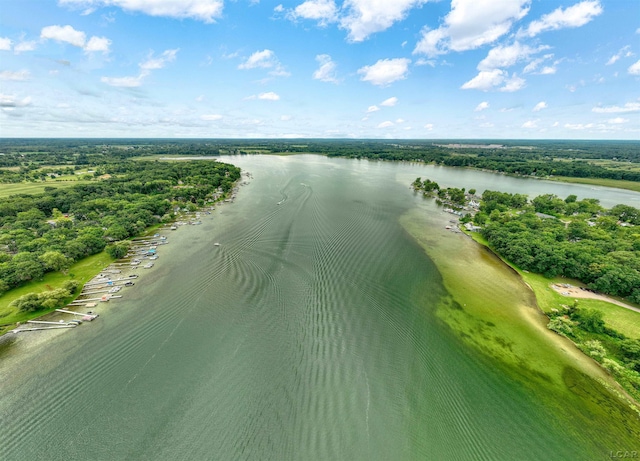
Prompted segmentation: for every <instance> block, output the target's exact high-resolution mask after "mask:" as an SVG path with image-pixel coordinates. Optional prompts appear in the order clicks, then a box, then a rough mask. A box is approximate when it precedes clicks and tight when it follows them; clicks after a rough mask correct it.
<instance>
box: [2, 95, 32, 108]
mask: <svg viewBox="0 0 640 461" xmlns="http://www.w3.org/2000/svg"><path fill="white" fill-rule="evenodd" d="M29 105H31V97H30V96H27V97H25V98H22V99H18V98H17V97H16V96H13V95H10V94H2V93H0V107H3V108H8V109H12V108H15V107H25V106H29Z"/></svg>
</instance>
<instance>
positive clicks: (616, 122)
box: [607, 117, 629, 125]
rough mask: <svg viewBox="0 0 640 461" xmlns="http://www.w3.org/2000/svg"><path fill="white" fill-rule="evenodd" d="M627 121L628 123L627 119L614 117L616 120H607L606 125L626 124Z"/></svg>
mask: <svg viewBox="0 0 640 461" xmlns="http://www.w3.org/2000/svg"><path fill="white" fill-rule="evenodd" d="M628 121H629V119H628V118H622V117H616V118H610V119H609V120H607V123H610V124H612V125H619V124H621V123H627V122H628Z"/></svg>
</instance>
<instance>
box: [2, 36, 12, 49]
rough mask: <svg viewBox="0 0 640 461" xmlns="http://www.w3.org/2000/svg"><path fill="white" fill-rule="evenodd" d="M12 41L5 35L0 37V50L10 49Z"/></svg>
mask: <svg viewBox="0 0 640 461" xmlns="http://www.w3.org/2000/svg"><path fill="white" fill-rule="evenodd" d="M12 44H13V41H11V40H10V39H8V38H7V37H0V51H10V50H11V45H12Z"/></svg>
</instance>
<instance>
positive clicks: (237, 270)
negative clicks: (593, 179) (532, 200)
mask: <svg viewBox="0 0 640 461" xmlns="http://www.w3.org/2000/svg"><path fill="white" fill-rule="evenodd" d="M229 160H230V161H232V162H233V163H236V164H238V165H239V166H241V167H243V168H244V169H246V170H248V171H250V172H251V173H252V174H253V177H254V179H252V180H251V183H250V184H249V185H247V186H243V187H242V189H241V190H240V193H239V194H238V199H237V200H236V202H235V203H233V204H231V205H225V206H222V207H220V209H219V210H217V211H216V212H215V214H214V215H213V216H212V217H209V216H207V217H206V218H205V219H204V220H203V224H202V225H201V226H190V227H184V228H180V229H179V230H178V231H177V232H175V233H171V234H168V235H169V237H170V245H167V246H166V247H162V248H161V250H160V256H161V257H160V259H159V260H158V261H157V262H156V266H155V267H154V268H152V269H151V270H149V271H148V273H147V272H145V277H144V278H143V279H141V280H140V282H139V283H138V284H137V285H136V287H134V288H132V289H129V290H130V291H127V292H125V297H124V298H123V299H122V300H119V301H114V302H112V303H110V304H111V305H109V306H108V307H102V306H101V307H100V309H102V316H101V317H100V318H99V319H98V320H97V321H95V322H93V323H92V324H87V325H82V326H81V327H79V328H76V329H74V330H71V331H65V332H64V333H63V334H58V333H56V335H55V336H54V335H52V337H51V339H50V340H48V341H47V342H46V344H44V345H43V346H39V347H34V348H31V349H29V350H28V351H25V350H23V349H24V348H22V349H21V347H20V340H19V341H17V342H16V343H15V344H14V345H13V346H11V347H10V348H9V350H8V351H5V352H3V355H2V356H0V385H1V395H0V459H2V460H29V461H31V460H65V461H67V460H92V459H96V460H120V459H127V460H137V459H145V460H183V459H184V460H204V459H211V460H243V459H251V460H412V459H420V460H540V459H554V460H563V459H603V458H604V454H602V453H597V454H594V453H591V452H590V450H592V448H590V446H591V445H589V443H588V441H585V440H580V439H578V438H569V436H568V435H567V433H572V432H573V431H566V432H565V431H563V430H562V427H563V426H564V427H566V425H571V424H572V422H571V421H560V420H558V419H557V418H556V417H554V416H553V415H551V414H550V413H549V412H548V411H547V410H546V409H545V408H543V407H542V406H541V405H540V404H539V403H537V402H538V400H537V399H536V398H535V396H532V395H530V394H528V393H527V391H525V390H524V389H523V388H522V387H521V386H519V385H518V384H516V383H515V382H513V381H511V380H510V379H508V378H507V377H505V376H503V375H501V374H500V373H499V372H498V371H497V370H495V369H493V367H491V366H490V365H489V364H488V363H487V362H486V361H484V360H480V359H479V357H477V356H475V355H474V352H472V351H469V350H468V349H466V348H464V347H463V346H462V345H461V343H460V341H459V340H458V339H456V338H455V337H454V336H452V334H451V333H450V332H449V330H448V329H447V327H446V326H444V325H443V324H441V323H440V322H439V321H438V320H437V319H436V317H435V316H434V309H435V308H436V305H437V303H438V300H439V299H440V297H441V296H442V295H443V294H444V292H443V288H442V286H441V281H440V277H439V274H438V272H437V271H436V269H435V267H434V265H433V264H432V263H431V261H430V260H429V259H428V258H427V257H426V256H425V254H424V252H423V250H422V249H421V248H420V247H419V246H418V245H417V244H416V243H415V242H414V241H413V240H412V239H411V238H410V237H409V236H408V235H407V234H406V233H405V232H404V230H403V229H402V227H401V226H400V225H399V223H398V218H399V217H400V215H401V214H402V213H404V212H405V211H406V210H407V209H409V208H410V207H412V206H414V204H415V202H414V201H415V200H416V198H415V197H414V196H413V194H412V193H411V191H410V190H409V188H408V184H409V182H410V181H406V179H408V178H409V179H410V180H413V179H415V177H416V176H420V175H421V176H423V177H430V176H429V174H428V173H427V174H425V173H423V174H420V171H421V170H420V169H421V168H424V167H421V166H417V165H398V164H382V163H372V162H367V161H351V160H328V159H324V158H321V157H315V156H301V157H251V158H234V159H229ZM416 171H418V174H415V173H416ZM449 171H451V170H449ZM439 174H442V172H440V173H439ZM479 174H480V173H479ZM412 176H413V177H412ZM496 177H497V176H496ZM484 178H486V176H484ZM439 181H441V182H442V183H446V182H445V181H442V180H439ZM453 181H454V180H453V179H452V181H451V182H450V183H448V185H457V184H451V183H452V182H453ZM527 184H529V183H528V182H527ZM467 186H468V187H474V184H468V185H467ZM475 186H477V185H475ZM462 187H464V185H462ZM570 190H572V191H574V190H578V189H576V188H571V189H570ZM569 193H571V192H569ZM628 197H630V199H631V200H635V196H634V195H629V196H628ZM426 231H428V229H427V230H426ZM214 242H219V243H220V246H214V245H213V243H214ZM48 333H49V332H38V333H33V334H38V335H40V334H41V335H45V334H48ZM24 334H25V335H26V334H28V333H24ZM573 429H575V428H573ZM578 432H579V431H578ZM612 449H617V447H612Z"/></svg>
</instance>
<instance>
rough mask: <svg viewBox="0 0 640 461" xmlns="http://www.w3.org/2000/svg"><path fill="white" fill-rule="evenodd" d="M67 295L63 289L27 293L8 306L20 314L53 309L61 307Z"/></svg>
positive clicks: (67, 291)
mask: <svg viewBox="0 0 640 461" xmlns="http://www.w3.org/2000/svg"><path fill="white" fill-rule="evenodd" d="M69 294H70V293H69V290H67V289H65V288H58V289H55V290H51V291H44V292H42V293H27V294H26V295H24V296H21V297H20V298H18V299H16V300H15V301H13V302H12V303H11V304H9V307H13V308H15V309H18V310H20V311H21V312H34V311H38V310H40V309H55V308H56V307H60V306H62V305H63V303H64V299H65V298H67V297H68V296H69Z"/></svg>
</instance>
